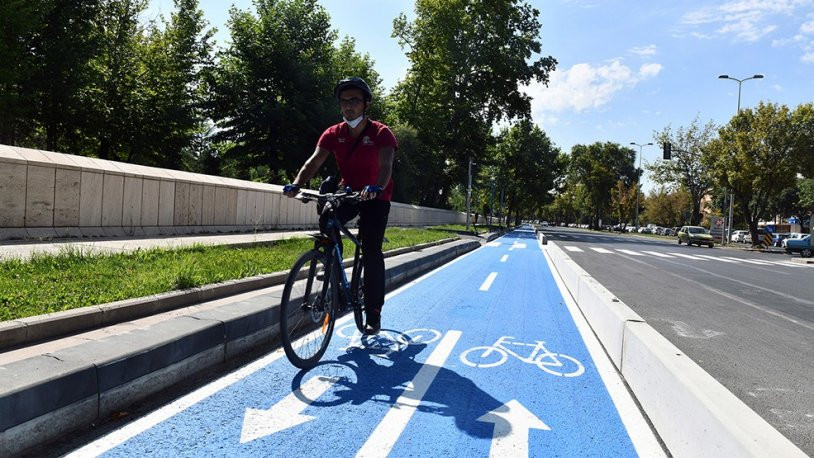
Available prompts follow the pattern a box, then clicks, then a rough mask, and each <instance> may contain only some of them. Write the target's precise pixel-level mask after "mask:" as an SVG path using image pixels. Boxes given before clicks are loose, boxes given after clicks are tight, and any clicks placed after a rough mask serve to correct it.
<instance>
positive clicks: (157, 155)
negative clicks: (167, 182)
mask: <svg viewBox="0 0 814 458" xmlns="http://www.w3.org/2000/svg"><path fill="white" fill-rule="evenodd" d="M175 6H176V11H175V12H174V13H173V14H172V16H171V18H170V20H169V22H165V24H164V29H163V30H161V29H159V28H158V27H155V26H153V27H152V28H151V29H150V32H149V36H148V37H147V39H146V45H145V46H144V51H143V60H144V72H143V73H144V77H143V79H144V80H145V81H146V83H145V85H144V88H143V90H144V96H143V102H144V115H145V116H144V126H143V128H142V129H141V131H140V133H141V136H140V137H141V138H140V140H141V141H140V143H141V145H142V151H141V152H140V154H141V155H142V157H141V158H138V159H139V162H148V163H154V164H157V165H160V166H161V167H165V168H172V169H187V168H190V167H192V165H191V163H190V162H191V161H194V160H197V159H198V157H200V156H199V155H200V154H206V153H205V152H204V151H209V147H208V146H207V145H206V137H205V136H204V133H205V132H206V131H207V130H208V129H207V126H205V119H204V113H203V111H202V107H203V103H204V97H205V93H204V91H203V88H202V87H201V84H202V79H203V75H204V74H206V73H208V72H210V71H211V70H212V65H213V63H212V58H211V52H212V44H211V43H210V42H209V40H210V39H211V38H212V35H213V34H214V32H215V31H214V30H213V29H209V30H206V27H207V22H206V20H204V18H203V12H202V11H201V10H200V9H198V1H197V0H175ZM193 145H197V146H195V147H193Z"/></svg>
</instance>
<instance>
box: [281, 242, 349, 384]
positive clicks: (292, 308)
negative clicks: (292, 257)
mask: <svg viewBox="0 0 814 458" xmlns="http://www.w3.org/2000/svg"><path fill="white" fill-rule="evenodd" d="M326 262H327V255H326V254H325V253H322V252H320V251H318V250H311V251H308V252H306V253H304V254H303V255H302V256H300V258H299V259H298V260H297V261H296V262H295V263H294V267H292V268H291V272H289V274H288V279H287V280H286V282H285V288H284V289H283V296H282V300H281V301H280V337H281V340H282V343H283V349H284V350H285V354H286V356H287V357H288V360H289V361H291V364H293V365H295V366H297V367H299V368H301V369H307V368H310V367H313V366H314V365H315V364H316V363H317V362H319V359H320V358H322V355H323V354H324V353H325V350H326V349H327V348H328V343H329V342H330V340H331V334H332V333H333V330H334V323H335V322H336V316H335V313H334V311H335V309H336V303H337V298H338V294H337V293H338V291H337V286H336V277H335V275H334V273H333V272H331V271H329V269H328V266H327V265H326ZM330 270H335V268H334V267H331V269H330ZM320 272H321V274H320Z"/></svg>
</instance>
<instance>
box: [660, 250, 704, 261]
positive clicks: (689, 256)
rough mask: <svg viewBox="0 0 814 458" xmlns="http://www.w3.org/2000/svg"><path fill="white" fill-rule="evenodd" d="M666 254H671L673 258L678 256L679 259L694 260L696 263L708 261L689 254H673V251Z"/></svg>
mask: <svg viewBox="0 0 814 458" xmlns="http://www.w3.org/2000/svg"><path fill="white" fill-rule="evenodd" d="M667 254H671V255H673V256H678V257H681V258H687V259H694V260H696V261H709V259H704V258H699V257H698V256H693V255H691V254H684V253H675V252H673V251H668V252H667Z"/></svg>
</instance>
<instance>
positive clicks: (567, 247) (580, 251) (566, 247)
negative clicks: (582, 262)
mask: <svg viewBox="0 0 814 458" xmlns="http://www.w3.org/2000/svg"><path fill="white" fill-rule="evenodd" d="M564 248H565V249H566V250H568V251H576V252H579V253H582V248H579V247H575V246H571V245H566V246H565V247H564Z"/></svg>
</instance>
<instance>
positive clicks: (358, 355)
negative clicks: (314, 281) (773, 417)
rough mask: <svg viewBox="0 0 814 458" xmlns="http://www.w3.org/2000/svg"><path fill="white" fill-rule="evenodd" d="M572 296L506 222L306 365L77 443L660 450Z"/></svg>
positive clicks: (278, 360) (199, 451)
mask: <svg viewBox="0 0 814 458" xmlns="http://www.w3.org/2000/svg"><path fill="white" fill-rule="evenodd" d="M566 302H567V301H566V299H565V298H564V297H563V296H562V295H561V293H560V289H559V288H558V285H557V283H556V280H555V278H554V276H553V275H552V273H551V271H550V269H549V265H548V264H547V262H546V259H545V256H544V254H543V252H542V251H541V249H540V247H539V245H538V244H537V241H536V239H535V238H534V233H533V232H532V231H528V230H525V231H524V230H518V231H514V232H512V233H510V234H507V235H506V236H504V237H501V238H500V239H497V240H496V241H494V242H491V243H489V244H487V245H485V246H483V247H481V248H480V249H478V250H476V251H474V252H472V253H470V254H468V255H466V256H463V257H461V258H459V259H458V260H456V261H455V262H453V263H451V264H448V265H447V266H444V267H443V268H441V269H439V270H437V271H435V272H433V273H432V274H430V275H428V276H425V277H423V278H421V279H420V280H419V281H416V282H413V283H412V284H409V285H407V287H405V288H402V289H400V290H399V291H397V292H395V293H392V294H391V295H389V296H388V299H387V303H386V304H385V308H384V314H383V324H384V330H383V332H382V333H381V334H380V335H379V336H376V337H364V338H363V337H362V336H360V335H359V334H358V332H356V330H355V326H354V325H353V323H352V319H349V318H350V317H345V318H344V319H343V320H341V321H340V322H338V323H337V328H336V330H335V335H334V336H333V339H332V341H331V346H330V348H329V349H328V351H327V352H326V354H325V356H324V357H323V362H322V363H320V364H319V365H317V366H316V367H315V368H313V369H311V370H309V371H299V370H297V369H296V368H294V367H293V366H291V365H290V364H289V363H288V361H287V360H286V359H285V357H284V356H283V355H282V351H276V352H274V353H271V354H269V355H268V356H266V357H264V358H262V359H261V360H258V361H255V362H253V363H251V364H249V365H247V366H246V367H244V368H241V369H239V370H238V371H236V372H235V373H232V374H229V375H227V376H225V377H223V378H222V379H220V380H218V381H216V382H213V383H212V384H211V385H210V386H207V387H203V388H201V389H199V390H197V391H196V392H193V393H191V394H190V395H189V396H186V397H185V398H182V399H179V400H178V401H176V402H174V403H173V404H170V405H167V406H165V407H163V408H161V409H159V410H158V411H156V412H154V413H152V414H149V415H147V416H145V417H143V418H141V419H139V420H137V421H135V422H133V423H132V424H130V425H127V426H125V427H123V428H122V429H121V430H118V431H115V432H113V433H111V434H110V435H108V436H106V437H104V438H101V439H99V440H98V441H96V442H94V443H92V444H89V445H88V446H86V447H85V448H83V449H80V450H78V451H77V452H75V453H76V454H77V455H82V456H85V455H99V454H101V455H105V456H132V455H135V454H148V453H149V454H151V455H159V456H160V455H164V456H248V455H255V456H278V455H293V454H297V455H302V454H305V455H308V456H310V455H319V454H331V455H336V456H418V455H423V454H429V455H434V456H637V455H639V454H642V455H648V456H651V455H652V454H653V453H660V452H661V451H660V449H659V448H658V445H657V443H656V440H655V438H654V437H653V436H652V433H651V432H650V431H649V429H647V428H646V426H645V427H642V426H641V425H643V424H644V422H643V420H642V419H641V417H640V414H639V413H638V411H635V410H632V409H630V408H625V409H619V408H618V404H619V398H620V395H619V394H618V392H619V391H620V390H619V386H620V385H621V383H620V382H619V381H618V380H616V381H615V382H610V385H609V382H608V377H609V375H607V366H608V365H609V363H608V362H607V361H604V362H602V361H595V360H594V356H592V353H593V354H594V355H596V354H597V353H596V351H595V350H594V351H593V352H592V351H589V346H588V344H586V341H585V339H584V338H583V334H584V331H583V333H581V332H580V330H579V329H578V328H579V324H578V322H575V319H574V318H575V317H572V313H571V312H570V311H569V307H568V305H567V303H566ZM576 318H577V319H579V318H580V317H576ZM583 327H584V325H583ZM594 345H595V344H594ZM602 356H604V355H602ZM597 359H599V358H597ZM602 366H604V369H603V367H602ZM603 370H604V371H605V375H604V376H602V375H601V372H602V371H603ZM617 377H618V375H617ZM609 386H610V388H611V391H610V392H609V390H608V387H609ZM614 386H615V389H614ZM621 391H624V390H621ZM613 393H617V394H615V395H612V394H613ZM621 396H622V397H624V393H623V394H622V395H621ZM614 401H616V403H615V402H614ZM625 402H626V403H627V404H628V405H629V404H632V403H631V402H630V400H629V399H627V400H626V401H625ZM620 411H621V412H623V414H622V415H621V416H620V413H619V412H620ZM630 416H638V417H637V418H633V419H630V418H627V417H630ZM631 425H637V426H634V427H631Z"/></svg>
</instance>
